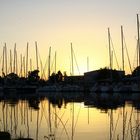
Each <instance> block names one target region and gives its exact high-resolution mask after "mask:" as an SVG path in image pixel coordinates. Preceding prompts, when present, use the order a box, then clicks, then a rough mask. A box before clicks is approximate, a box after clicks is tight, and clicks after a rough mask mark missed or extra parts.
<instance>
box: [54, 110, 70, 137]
mask: <svg viewBox="0 0 140 140" xmlns="http://www.w3.org/2000/svg"><path fill="white" fill-rule="evenodd" d="M53 113H54V114H55V115H56V116H57V118H58V120H59V121H60V122H61V124H62V126H63V128H64V130H65V133H66V135H67V137H68V140H70V138H69V134H68V132H67V129H66V124H67V122H68V120H67V121H66V123H65V124H64V123H63V121H62V119H61V117H59V116H58V115H57V114H56V113H55V112H53Z"/></svg>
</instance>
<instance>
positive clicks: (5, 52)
mask: <svg viewBox="0 0 140 140" xmlns="http://www.w3.org/2000/svg"><path fill="white" fill-rule="evenodd" d="M5 74H6V75H7V47H6V43H5Z"/></svg>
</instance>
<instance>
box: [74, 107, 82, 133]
mask: <svg viewBox="0 0 140 140" xmlns="http://www.w3.org/2000/svg"><path fill="white" fill-rule="evenodd" d="M80 111H81V105H80V107H79V110H78V115H77V117H76V122H75V125H74V132H75V129H76V125H77V122H78V118H79V115H80Z"/></svg>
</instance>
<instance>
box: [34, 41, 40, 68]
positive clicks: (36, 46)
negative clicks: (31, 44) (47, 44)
mask: <svg viewBox="0 0 140 140" xmlns="http://www.w3.org/2000/svg"><path fill="white" fill-rule="evenodd" d="M35 48H36V69H37V70H38V69H39V68H38V49H37V42H35Z"/></svg>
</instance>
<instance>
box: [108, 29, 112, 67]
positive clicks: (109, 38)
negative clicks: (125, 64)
mask: <svg viewBox="0 0 140 140" xmlns="http://www.w3.org/2000/svg"><path fill="white" fill-rule="evenodd" d="M108 43H109V66H110V69H111V70H112V57H111V56H112V55H111V54H112V52H111V37H110V29H109V28H108Z"/></svg>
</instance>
